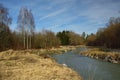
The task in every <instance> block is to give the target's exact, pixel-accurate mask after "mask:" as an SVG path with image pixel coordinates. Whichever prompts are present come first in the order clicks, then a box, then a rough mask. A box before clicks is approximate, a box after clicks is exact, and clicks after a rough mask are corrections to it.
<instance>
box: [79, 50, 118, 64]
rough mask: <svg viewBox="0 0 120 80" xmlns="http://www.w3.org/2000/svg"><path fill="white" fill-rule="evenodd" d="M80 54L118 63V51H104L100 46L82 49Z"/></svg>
mask: <svg viewBox="0 0 120 80" xmlns="http://www.w3.org/2000/svg"><path fill="white" fill-rule="evenodd" d="M80 54H81V55H84V56H88V57H91V58H95V59H100V60H103V61H107V62H111V63H118V64H120V53H119V52H105V51H102V50H101V49H100V48H92V49H88V50H86V51H83V52H81V53H80Z"/></svg>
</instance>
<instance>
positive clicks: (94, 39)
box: [86, 17, 120, 48]
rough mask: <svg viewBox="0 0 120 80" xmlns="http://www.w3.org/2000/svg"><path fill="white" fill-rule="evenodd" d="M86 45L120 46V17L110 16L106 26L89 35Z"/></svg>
mask: <svg viewBox="0 0 120 80" xmlns="http://www.w3.org/2000/svg"><path fill="white" fill-rule="evenodd" d="M86 45H89V46H103V47H106V48H120V17H117V18H114V17H112V18H110V20H109V22H108V23H107V25H106V27H104V28H100V29H98V31H97V33H96V34H91V35H89V36H88V37H87V41H86Z"/></svg>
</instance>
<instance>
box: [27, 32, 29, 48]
mask: <svg viewBox="0 0 120 80" xmlns="http://www.w3.org/2000/svg"><path fill="white" fill-rule="evenodd" d="M28 43H29V42H28V34H27V49H28V48H29V45H28Z"/></svg>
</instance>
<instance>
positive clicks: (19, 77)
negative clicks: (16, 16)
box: [0, 50, 82, 80]
mask: <svg viewBox="0 0 120 80" xmlns="http://www.w3.org/2000/svg"><path fill="white" fill-rule="evenodd" d="M42 51H43V53H45V50H41V51H40V50H19V51H17V50H16V51H14V50H7V51H3V52H0V80H82V78H81V77H80V76H79V75H78V74H77V73H76V72H75V71H73V70H72V69H70V68H68V67H66V66H63V65H60V64H57V63H56V61H55V60H54V59H52V58H51V57H50V56H49V55H47V54H43V53H42ZM35 52H36V54H35ZM49 52H50V51H49ZM51 53H52V52H51Z"/></svg>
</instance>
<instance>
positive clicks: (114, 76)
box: [52, 48, 120, 80]
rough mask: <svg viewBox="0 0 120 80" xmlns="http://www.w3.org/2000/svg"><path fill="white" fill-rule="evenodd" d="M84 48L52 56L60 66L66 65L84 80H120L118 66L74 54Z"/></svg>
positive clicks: (119, 67)
mask: <svg viewBox="0 0 120 80" xmlns="http://www.w3.org/2000/svg"><path fill="white" fill-rule="evenodd" d="M84 50H86V48H78V49H77V50H76V51H69V52H66V53H64V54H56V55H52V56H53V58H54V59H55V60H56V61H57V62H58V63H60V64H66V65H67V66H68V67H70V68H72V69H74V70H75V71H76V72H77V73H78V74H80V75H81V76H82V77H83V78H84V80H120V64H113V63H109V62H104V61H100V60H96V59H92V58H88V57H84V56H81V55H79V54H76V53H77V52H80V51H84Z"/></svg>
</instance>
